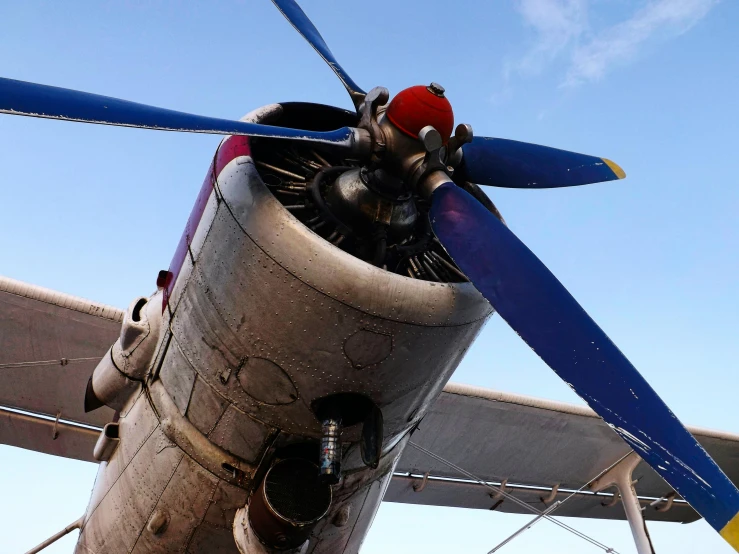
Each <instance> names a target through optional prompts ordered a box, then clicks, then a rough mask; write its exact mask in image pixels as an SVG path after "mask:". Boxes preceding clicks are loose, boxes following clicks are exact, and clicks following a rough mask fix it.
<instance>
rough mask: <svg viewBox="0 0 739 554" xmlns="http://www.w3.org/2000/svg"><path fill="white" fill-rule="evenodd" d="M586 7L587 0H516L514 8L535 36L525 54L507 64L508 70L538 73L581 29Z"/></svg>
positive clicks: (572, 40) (583, 30)
mask: <svg viewBox="0 0 739 554" xmlns="http://www.w3.org/2000/svg"><path fill="white" fill-rule="evenodd" d="M587 7H588V0H517V2H516V8H517V9H518V11H519V13H520V14H521V17H522V18H523V20H524V23H525V24H526V25H527V26H528V27H531V28H532V29H533V30H534V32H535V34H536V39H535V42H534V45H533V46H532V48H531V50H530V51H529V52H528V54H526V55H525V56H524V57H523V58H522V59H520V60H518V61H517V62H515V63H513V64H509V65H508V71H509V72H511V71H513V70H515V71H517V72H518V73H524V74H535V73H539V72H540V71H541V70H542V69H543V68H544V67H545V65H546V63H547V62H550V61H551V60H553V59H554V58H556V57H557V56H558V55H560V54H561V53H562V52H563V51H564V50H565V49H567V48H568V47H570V46H571V45H572V44H574V43H575V42H576V41H577V40H578V39H579V38H580V36H581V35H582V34H583V33H584V32H585V30H586V29H587V19H588V17H587Z"/></svg>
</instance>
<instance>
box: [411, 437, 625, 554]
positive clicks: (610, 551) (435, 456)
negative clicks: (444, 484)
mask: <svg viewBox="0 0 739 554" xmlns="http://www.w3.org/2000/svg"><path fill="white" fill-rule="evenodd" d="M408 445H409V446H412V447H413V448H415V449H416V450H418V451H420V452H423V453H424V454H426V455H427V456H429V457H431V458H433V459H435V460H436V461H438V462H441V463H443V464H444V465H446V466H448V467H450V468H452V469H453V470H455V471H458V472H459V473H461V474H462V475H465V476H466V477H469V478H470V479H472V480H474V481H477V482H478V483H480V484H481V485H483V486H484V487H487V488H489V489H491V490H493V491H495V492H496V493H498V494H500V495H501V496H503V497H504V498H507V499H509V500H510V501H511V502H513V503H515V504H518V505H519V506H521V507H522V508H526V509H527V510H529V511H530V512H533V513H535V514H536V515H539V516H542V517H544V518H545V519H547V520H549V521H551V522H552V523H554V524H556V525H559V526H560V527H562V528H563V529H566V530H567V531H569V532H570V533H572V534H574V535H575V536H578V537H580V538H581V539H583V540H586V541H588V542H589V543H590V544H592V545H593V546H597V547H598V548H600V549H601V550H603V551H604V552H606V553H608V554H619V553H618V552H617V551H616V550H614V549H613V548H610V547H608V546H606V545H605V544H603V543H601V542H598V541H597V540H595V539H593V538H591V537H589V536H588V535H586V534H585V533H582V532H581V531H578V530H577V529H573V528H572V527H570V526H569V525H567V524H565V523H562V522H561V521H559V520H557V519H554V518H553V517H552V516H550V515H549V514H547V513H545V512H542V511H541V510H539V509H538V508H535V507H534V506H531V505H530V504H528V503H526V502H524V501H523V500H520V499H518V498H516V497H515V496H513V495H512V494H509V493H507V492H506V491H504V490H503V489H501V488H499V487H496V486H494V485H491V484H490V483H487V482H486V481H483V480H482V479H480V478H479V477H477V476H475V475H473V474H472V473H470V472H469V471H467V470H465V469H462V468H461V467H459V466H458V465H456V464H454V463H452V462H450V461H449V460H445V459H444V458H442V457H441V456H439V455H438V454H434V453H433V452H431V451H430V450H426V449H425V448H424V447H423V446H420V445H418V444H416V443H415V442H413V441H408Z"/></svg>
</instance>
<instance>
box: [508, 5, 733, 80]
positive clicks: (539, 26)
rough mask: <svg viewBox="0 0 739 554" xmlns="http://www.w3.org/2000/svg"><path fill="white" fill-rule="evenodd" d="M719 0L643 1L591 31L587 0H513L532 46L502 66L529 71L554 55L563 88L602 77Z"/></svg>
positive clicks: (676, 33) (693, 21) (691, 23)
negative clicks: (532, 35) (614, 21)
mask: <svg viewBox="0 0 739 554" xmlns="http://www.w3.org/2000/svg"><path fill="white" fill-rule="evenodd" d="M719 1H720V0H648V1H646V2H641V5H642V7H641V8H640V9H638V10H637V11H635V12H634V13H633V15H632V16H631V17H629V18H628V19H626V20H625V21H622V22H620V23H617V24H615V25H612V26H610V27H606V28H605V29H604V30H601V31H598V32H597V33H595V32H593V30H592V29H591V27H590V24H589V20H588V8H589V0H517V2H516V7H517V9H518V11H519V13H520V14H521V17H522V19H523V22H524V24H525V25H526V26H527V27H531V28H532V29H534V31H535V34H536V38H535V41H534V44H533V46H532V47H531V48H530V49H529V51H528V52H527V53H526V54H525V55H524V56H523V57H522V58H520V59H519V60H517V61H515V62H513V63H508V64H506V67H505V68H504V77H505V80H506V82H508V80H509V78H510V76H511V74H512V73H514V72H515V73H518V74H520V75H535V74H539V73H541V72H542V71H543V70H544V69H545V68H546V67H547V65H549V64H550V63H551V62H553V61H554V60H555V59H564V60H565V63H566V65H567V69H566V71H565V78H564V81H563V82H562V86H564V87H572V86H576V85H579V84H582V83H585V82H590V81H597V80H600V79H602V78H603V77H604V76H605V75H606V74H607V73H608V71H609V70H610V69H611V68H613V67H616V66H619V65H624V64H627V63H629V62H630V61H632V60H633V59H634V58H635V57H636V55H637V54H638V53H639V50H640V48H641V47H642V46H644V45H645V44H646V43H647V42H648V41H654V40H667V39H670V38H675V37H677V36H679V35H681V34H683V33H685V32H687V31H688V30H690V29H691V28H692V27H693V26H694V25H695V24H696V23H698V22H699V21H700V20H701V19H703V18H704V17H705V16H706V15H707V14H708V12H709V11H710V10H711V9H712V8H713V7H714V6H715V5H716V4H717V3H718V2H719Z"/></svg>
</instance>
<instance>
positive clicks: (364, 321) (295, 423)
mask: <svg viewBox="0 0 739 554" xmlns="http://www.w3.org/2000/svg"><path fill="white" fill-rule="evenodd" d="M327 109H329V108H327ZM280 112H281V109H280V107H279V105H274V106H270V107H267V108H265V109H262V110H260V111H259V112H255V115H254V116H253V117H252V118H251V119H252V120H257V121H260V120H261V121H264V120H265V116H267V117H273V118H275V117H279V115H280ZM268 122H273V121H271V120H270V121H268ZM235 140H239V141H245V144H242V145H241V147H240V148H241V149H240V150H239V152H240V153H241V155H238V156H236V157H235V158H234V159H233V160H230V161H228V163H226V164H225V167H222V168H219V167H218V163H215V162H214V166H213V167H214V170H213V171H214V173H215V174H217V176H216V178H215V186H214V189H213V192H212V193H211V194H210V196H209V197H208V199H207V202H206V203H205V205H204V207H203V209H202V216H201V217H200V218H199V221H198V225H197V228H196V229H195V230H194V233H192V235H190V236H188V237H187V242H186V244H187V246H188V248H187V252H186V255H184V256H183V258H184V259H183V262H182V267H181V268H176V271H177V273H178V275H177V279H176V282H175V283H174V284H173V286H172V287H171V289H170V290H169V291H168V292H169V302H168V307H167V309H166V310H165V314H164V317H165V321H164V324H165V325H164V327H166V328H167V329H166V331H165V332H164V333H163V336H162V337H161V343H160V348H159V352H158V358H157V360H158V361H157V362H156V363H155V364H154V367H155V368H156V373H155V374H154V375H152V376H150V377H149V380H148V383H147V385H146V386H145V387H143V390H142V393H141V394H139V395H136V396H135V397H134V398H133V399H132V400H131V401H130V402H129V406H127V407H126V408H125V409H124V413H123V414H122V415H121V420H120V421H121V423H120V445H119V446H118V448H117V449H116V450H115V452H114V453H113V455H112V457H111V459H110V461H109V462H108V463H103V464H101V467H100V472H99V474H98V478H97V482H96V484H95V489H94V491H93V495H92V499H91V501H90V507H89V508H88V512H87V515H86V519H85V524H84V527H83V529H82V533H81V535H80V541H79V544H78V547H77V550H76V552H79V553H95V554H101V553H103V552H105V553H110V554H117V553H123V552H125V553H130V552H191V553H220V552H229V553H237V552H238V551H237V548H236V545H235V542H234V538H233V531H232V525H233V520H234V514H235V512H236V510H237V509H238V508H240V507H242V506H244V504H245V503H246V502H247V498H248V494H249V492H250V491H251V490H252V489H253V488H254V487H255V486H256V484H258V480H259V479H260V478H261V475H263V474H264V472H265V471H266V469H267V468H268V467H269V464H270V463H271V461H272V456H273V455H274V452H275V450H276V449H279V448H280V447H283V446H285V445H288V444H294V443H301V442H306V441H316V440H317V439H318V438H319V437H320V433H321V425H320V422H318V420H317V419H316V417H315V416H314V414H313V412H312V411H311V403H312V402H313V401H314V400H316V399H318V398H321V397H324V396H327V395H329V394H333V393H337V392H352V393H360V394H364V395H366V396H368V397H369V398H371V399H372V400H373V401H374V402H375V403H376V405H377V406H379V407H380V408H381V410H382V413H383V417H384V437H385V443H384V450H383V452H384V455H383V456H382V458H381V460H380V463H379V466H378V467H377V469H369V468H366V467H365V466H364V464H363V463H362V461H361V457H360V454H359V445H358V443H357V440H358V439H359V432H360V428H361V426H360V425H355V426H353V427H350V428H347V429H345V431H344V434H343V437H342V439H343V443H344V462H343V470H344V478H343V480H342V482H341V483H340V484H339V485H337V486H336V487H334V502H333V504H332V506H331V509H330V511H329V514H328V515H327V517H325V518H324V519H323V520H322V521H321V522H319V524H318V525H317V527H316V528H315V530H314V531H313V534H312V536H311V541H310V546H309V547H308V549H307V552H316V553H318V552H332V553H334V552H346V553H350V552H358V551H359V548H360V546H361V543H362V541H363V539H364V537H365V535H366V533H367V531H368V530H369V527H370V525H371V522H372V520H373V518H374V514H375V513H376V510H377V509H378V507H379V504H380V502H381V500H382V497H383V495H384V492H385V490H386V488H387V486H388V484H389V481H390V478H391V476H392V470H393V468H394V466H395V464H396V463H397V461H398V459H399V456H400V454H401V453H402V451H403V448H404V446H405V443H406V441H407V438H408V436H409V434H410V431H411V430H412V429H413V428H414V426H415V425H416V424H417V422H418V421H419V420H420V419H421V418H422V417H423V415H424V414H425V413H426V411H427V410H428V408H429V406H430V405H431V404H432V402H433V401H434V400H435V399H436V398H437V396H438V395H439V394H440V392H441V389H442V387H443V386H444V384H445V383H446V382H447V380H448V379H449V377H450V376H451V374H452V372H453V371H454V369H455V368H456V367H457V365H458V363H459V362H460V360H461V359H462V356H463V355H464V353H465V352H466V350H467V348H468V347H469V345H470V344H471V343H472V341H473V340H474V338H475V336H476V335H477V333H478V332H479V330H480V328H481V327H482V325H483V324H484V322H485V320H486V319H487V317H488V316H489V315H490V314H491V308H490V306H489V304H488V303H487V302H486V301H485V300H484V299H483V298H482V297H481V296H480V295H479V293H477V291H476V290H475V289H474V288H473V287H472V285H470V284H467V283H464V284H441V283H431V282H426V281H420V280H414V279H410V278H407V277H402V276H399V275H395V274H392V273H390V272H387V271H384V270H382V269H378V268H376V267H373V266H370V265H369V264H367V263H365V262H363V261H361V260H358V259H356V258H354V257H352V256H351V255H349V254H346V253H345V252H343V251H341V250H339V249H338V248H336V247H334V246H333V245H331V244H329V243H328V242H326V241H325V240H323V239H322V238H320V237H319V236H317V235H315V234H314V233H313V232H312V231H310V230H309V229H307V228H306V227H305V226H303V224H302V223H300V222H299V221H298V220H297V219H296V218H294V217H293V216H292V215H291V214H290V213H289V212H288V211H287V210H286V209H285V208H283V207H282V205H281V204H280V203H279V202H278V201H277V200H276V199H275V198H274V197H273V196H272V194H271V193H270V192H269V191H268V190H267V188H266V187H265V186H264V185H263V183H262V181H261V179H260V177H259V175H258V173H257V171H256V168H255V165H254V161H253V160H252V158H251V157H250V156H249V155H244V154H248V151H249V150H248V140H249V139H245V138H243V137H230V138H228V139H226V141H235ZM226 141H224V144H222V145H221V149H223V148H226V147H231V146H233V144H230V143H226ZM232 150H233V149H232ZM237 150H238V149H237ZM216 159H217V160H218V155H217V156H216ZM219 170H220V171H219ZM188 227H189V226H188ZM189 232H192V229H190V230H189ZM154 381H156V382H154ZM162 385H163V386H162ZM170 409H171V410H172V411H173V412H174V413H167V412H168V410H170ZM227 459H228V460H229V461H228V463H227V465H224V463H225V462H223V463H220V461H221V460H227ZM167 518H169V519H168V523H166V524H165V525H164V528H163V529H162V521H165V520H167ZM155 531H156V533H155ZM250 551H254V552H269V551H270V550H269V549H265V548H264V547H263V546H262V545H259V548H256V547H254V548H251V550H250Z"/></svg>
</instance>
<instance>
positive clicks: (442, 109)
mask: <svg viewBox="0 0 739 554" xmlns="http://www.w3.org/2000/svg"><path fill="white" fill-rule="evenodd" d="M385 115H386V117H387V118H388V120H390V122H391V123H392V124H393V125H394V126H395V127H397V128H398V129H400V130H401V131H402V132H403V133H405V134H406V135H409V136H411V137H413V138H416V137H418V133H420V132H421V129H423V128H424V127H426V126H428V125H431V126H432V127H433V128H434V129H436V130H437V131H439V134H440V135H441V138H442V141H443V143H444V144H446V143H447V142H448V141H449V138H450V137H451V136H452V129H453V128H454V112H453V111H452V105H451V104H450V103H449V100H448V99H447V98H446V96H444V88H443V87H442V86H441V85H438V84H437V83H431V84H430V85H429V86H425V85H418V86H415V87H410V88H407V89H405V90H401V91H400V92H399V93H398V94H396V95H395V98H393V99H392V101H391V102H390V104H389V105H388V107H387V111H386V112H385Z"/></svg>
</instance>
